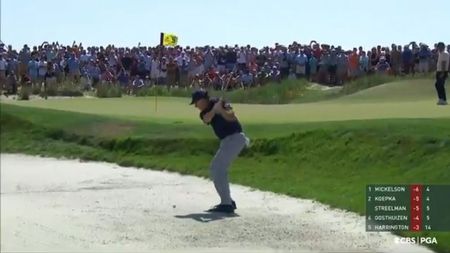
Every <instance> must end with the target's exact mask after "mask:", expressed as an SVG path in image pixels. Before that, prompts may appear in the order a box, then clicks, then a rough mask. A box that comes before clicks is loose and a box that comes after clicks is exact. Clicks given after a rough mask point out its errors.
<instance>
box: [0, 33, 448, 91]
mask: <svg viewBox="0 0 450 253" xmlns="http://www.w3.org/2000/svg"><path fill="white" fill-rule="evenodd" d="M447 51H450V46H448V47H447ZM436 61H437V50H436V45H434V46H431V47H429V46H428V45H426V44H423V43H419V44H417V43H415V42H411V43H409V44H408V45H403V46H402V45H396V44H392V45H391V46H380V45H378V46H375V47H373V48H370V49H364V48H363V47H358V48H356V47H355V48H353V49H350V50H345V49H343V48H341V47H340V46H333V45H327V44H324V43H320V44H319V43H318V42H316V41H311V42H310V43H309V44H300V43H297V42H293V43H292V44H290V45H288V46H284V45H280V44H278V43H276V44H275V45H274V46H272V47H269V46H267V47H263V48H260V49H258V48H255V47H252V46H250V45H247V46H238V45H234V46H228V45H226V46H220V47H213V46H204V47H189V46H186V47H181V46H175V47H163V46H156V47H147V46H141V45H140V44H139V45H138V46H136V47H131V48H129V47H126V48H123V47H115V46H114V45H107V46H100V47H98V46H88V47H85V46H84V45H83V44H82V43H79V44H77V43H76V42H73V44H72V45H61V44H59V43H58V42H53V43H47V42H44V43H43V44H41V45H38V46H33V47H31V48H30V47H29V46H28V45H24V46H23V48H21V49H14V48H12V47H11V46H5V44H3V43H1V42H0V84H1V87H2V88H3V89H5V90H8V91H9V92H11V93H15V92H16V91H17V87H18V86H19V85H25V84H30V85H41V84H43V83H45V84H48V83H53V84H58V83H61V82H64V81H67V80H69V81H71V82H73V83H77V84H80V86H81V87H82V88H83V89H95V87H96V86H97V85H98V84H99V83H105V84H119V85H120V86H122V87H123V88H124V89H128V90H133V89H139V88H141V87H145V86H151V85H165V86H167V87H169V88H170V87H194V88H200V87H203V88H214V89H226V90H229V89H235V88H249V87H252V86H258V85H264V84H265V83H267V82H270V81H275V82H280V81H281V80H283V79H288V78H289V79H302V78H304V79H307V80H309V81H313V82H317V83H321V84H325V85H332V86H334V85H343V84H344V83H345V82H347V81H349V80H353V79H355V78H359V77H361V76H365V75H370V74H373V73H379V74H391V75H414V74H416V73H427V72H430V71H433V70H435V68H436Z"/></svg>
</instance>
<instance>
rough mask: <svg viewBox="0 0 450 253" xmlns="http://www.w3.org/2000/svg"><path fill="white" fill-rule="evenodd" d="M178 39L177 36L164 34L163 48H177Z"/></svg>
mask: <svg viewBox="0 0 450 253" xmlns="http://www.w3.org/2000/svg"><path fill="white" fill-rule="evenodd" d="M177 43H178V37H177V36H176V35H175V34H171V33H163V46H176V45H177Z"/></svg>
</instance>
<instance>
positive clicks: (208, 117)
mask: <svg viewBox="0 0 450 253" xmlns="http://www.w3.org/2000/svg"><path fill="white" fill-rule="evenodd" d="M214 115H216V112H215V111H214V110H211V111H209V112H207V113H205V115H203V123H205V124H209V123H210V122H211V120H212V119H213V118H214Z"/></svg>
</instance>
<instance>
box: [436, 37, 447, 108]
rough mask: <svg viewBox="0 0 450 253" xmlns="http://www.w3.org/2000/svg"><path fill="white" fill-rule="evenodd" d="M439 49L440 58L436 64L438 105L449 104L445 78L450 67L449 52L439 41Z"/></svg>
mask: <svg viewBox="0 0 450 253" xmlns="http://www.w3.org/2000/svg"><path fill="white" fill-rule="evenodd" d="M437 49H438V60H437V66H436V83H435V87H436V91H437V94H438V98H439V100H438V102H437V104H438V105H447V95H446V92H445V80H446V79H447V77H448V72H449V68H450V66H449V65H450V63H449V62H450V56H449V53H448V52H445V44H444V43H443V42H439V43H438V45H437Z"/></svg>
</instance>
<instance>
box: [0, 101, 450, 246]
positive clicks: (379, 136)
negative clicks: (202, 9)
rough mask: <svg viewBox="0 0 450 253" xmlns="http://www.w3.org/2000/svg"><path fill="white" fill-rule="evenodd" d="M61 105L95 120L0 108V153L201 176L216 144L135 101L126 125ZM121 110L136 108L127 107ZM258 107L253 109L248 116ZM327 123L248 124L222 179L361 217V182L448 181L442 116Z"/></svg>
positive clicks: (448, 130)
mask: <svg viewBox="0 0 450 253" xmlns="http://www.w3.org/2000/svg"><path fill="white" fill-rule="evenodd" d="M65 101H66V100H59V101H55V103H51V107H54V108H58V109H65V108H66V107H65V106H67V105H66V104H65V103H66V102H65ZM70 101H75V104H72V108H74V107H78V106H79V107H81V108H83V106H85V105H84V104H83V103H87V107H86V108H91V109H90V112H93V111H94V112H95V113H91V114H86V113H79V112H68V111H63V110H51V109H39V108H34V107H28V106H27V107H25V106H15V105H9V104H4V103H2V104H1V106H2V107H1V118H0V122H1V127H2V129H1V152H20V153H27V154H41V155H47V156H56V157H69V158H75V157H77V158H82V159H85V160H102V161H107V162H115V163H118V164H120V165H122V166H137V167H144V168H153V169H166V170H170V171H176V172H180V173H182V174H191V175H197V176H202V177H207V176H208V169H207V167H208V164H209V161H210V159H211V158H212V156H213V154H214V152H215V149H216V147H217V145H218V142H217V140H216V139H215V138H214V136H213V135H212V133H211V130H210V129H207V128H206V127H205V126H203V125H201V124H200V123H199V122H198V118H197V117H198V115H197V114H196V112H195V113H194V111H189V110H188V109H185V111H184V113H185V114H188V116H189V117H193V118H194V120H195V121H188V120H187V117H188V116H182V114H177V115H178V116H179V117H181V119H178V120H174V118H171V117H169V118H167V117H146V116H148V115H146V116H142V115H141V114H140V113H136V112H134V111H133V109H135V110H137V109H138V108H139V106H141V105H142V99H135V100H133V99H131V98H125V99H124V100H123V102H122V106H123V107H125V109H127V110H128V111H129V115H128V117H125V114H122V113H120V112H119V113H117V112H116V116H113V115H112V114H109V116H102V115H101V114H102V113H103V112H104V111H103V110H104V109H103V108H102V107H103V106H104V107H109V109H110V110H119V107H118V106H117V105H116V103H118V102H117V101H116V100H115V99H106V100H101V99H91V100H89V99H85V100H80V101H77V100H76V99H73V100H70ZM90 101H95V102H92V103H91V102H90ZM99 101H100V102H99ZM144 101H145V100H144ZM176 101H183V100H180V99H166V101H165V103H164V105H166V106H170V105H172V106H174V107H177V108H178V110H180V108H184V107H185V106H186V105H185V103H182V104H183V107H181V104H179V105H177V103H176ZM28 102H31V104H33V102H34V101H28ZM28 102H27V103H28ZM41 102H42V103H44V104H46V105H49V104H47V102H49V101H39V102H36V103H37V104H33V105H34V106H36V105H39V104H40V103H41ZM174 102H175V105H173V104H172V103H174ZM78 103H79V104H78ZM103 103H105V105H102V104H103ZM130 103H131V104H133V103H136V104H133V106H137V107H133V106H132V107H128V106H130V105H129V104H130ZM69 104H70V103H69ZM169 104H170V105H169ZM113 105H116V106H115V107H111V106H113ZM240 106H241V105H240ZM242 106H244V105H242ZM252 106H254V105H252ZM286 106H287V105H286ZM289 106H290V105H289ZM298 106H300V108H301V106H305V105H298ZM316 106H319V104H317V105H316ZM359 106H362V105H361V104H360V105H359ZM61 107H62V108H61ZM97 107H99V108H100V109H98V108H97ZM276 107H279V106H276ZM281 107H285V106H281ZM242 108H245V106H244V107H242ZM255 108H256V109H255ZM257 108H259V107H253V110H254V113H257V112H258V110H257ZM261 108H262V110H264V111H265V112H266V115H274V114H271V113H270V109H269V108H268V107H264V106H261ZM350 108H351V107H350ZM434 108H435V110H436V109H437V108H436V107H434ZM77 109H79V108H77ZM125 109H124V110H125ZM240 109H241V108H239V112H240ZM346 109H348V108H346ZM82 110H83V109H82ZM97 110H99V111H97ZM171 110H173V108H172V109H171ZM244 110H245V109H244ZM284 110H286V108H284ZM380 113H381V112H380ZM117 115H119V116H117ZM384 115H386V114H384ZM353 116H355V115H353ZM280 118H281V117H280ZM280 118H278V119H280ZM326 120H327V118H325V119H324V120H322V121H316V122H304V121H298V120H294V119H289V120H288V121H287V122H279V123H276V122H275V121H273V122H272V123H271V124H263V123H264V120H261V119H260V118H251V117H248V116H247V117H246V118H245V122H247V121H248V123H247V124H245V129H246V132H247V133H248V135H249V136H250V137H251V139H252V146H251V148H250V149H248V150H246V151H245V152H244V153H243V154H242V156H241V157H240V158H239V159H238V160H237V161H236V162H235V163H234V164H233V168H232V169H231V174H230V179H231V181H232V182H233V183H238V184H242V185H248V186H251V187H254V188H258V189H261V190H267V191H273V192H277V193H283V194H287V195H290V196H293V197H301V198H309V199H315V200H317V201H320V202H322V203H326V204H328V205H331V206H332V207H338V208H343V209H347V210H351V211H354V212H357V213H360V214H364V208H365V207H364V204H365V202H364V193H365V188H364V187H365V185H366V184H376V183H385V184H387V183H393V184H395V183H397V184H412V183H417V182H423V183H427V184H448V183H449V182H450V174H449V173H448V171H450V158H449V156H448V154H449V153H450V118H434V119H433V118H430V119H385V120H353V121H339V122H329V121H326ZM402 235H412V234H411V233H402ZM413 235H429V236H436V237H437V239H438V241H439V243H440V244H439V245H437V246H433V249H435V250H437V251H439V252H449V251H450V243H449V242H450V233H442V232H433V233H427V234H426V233H420V234H413Z"/></svg>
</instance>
